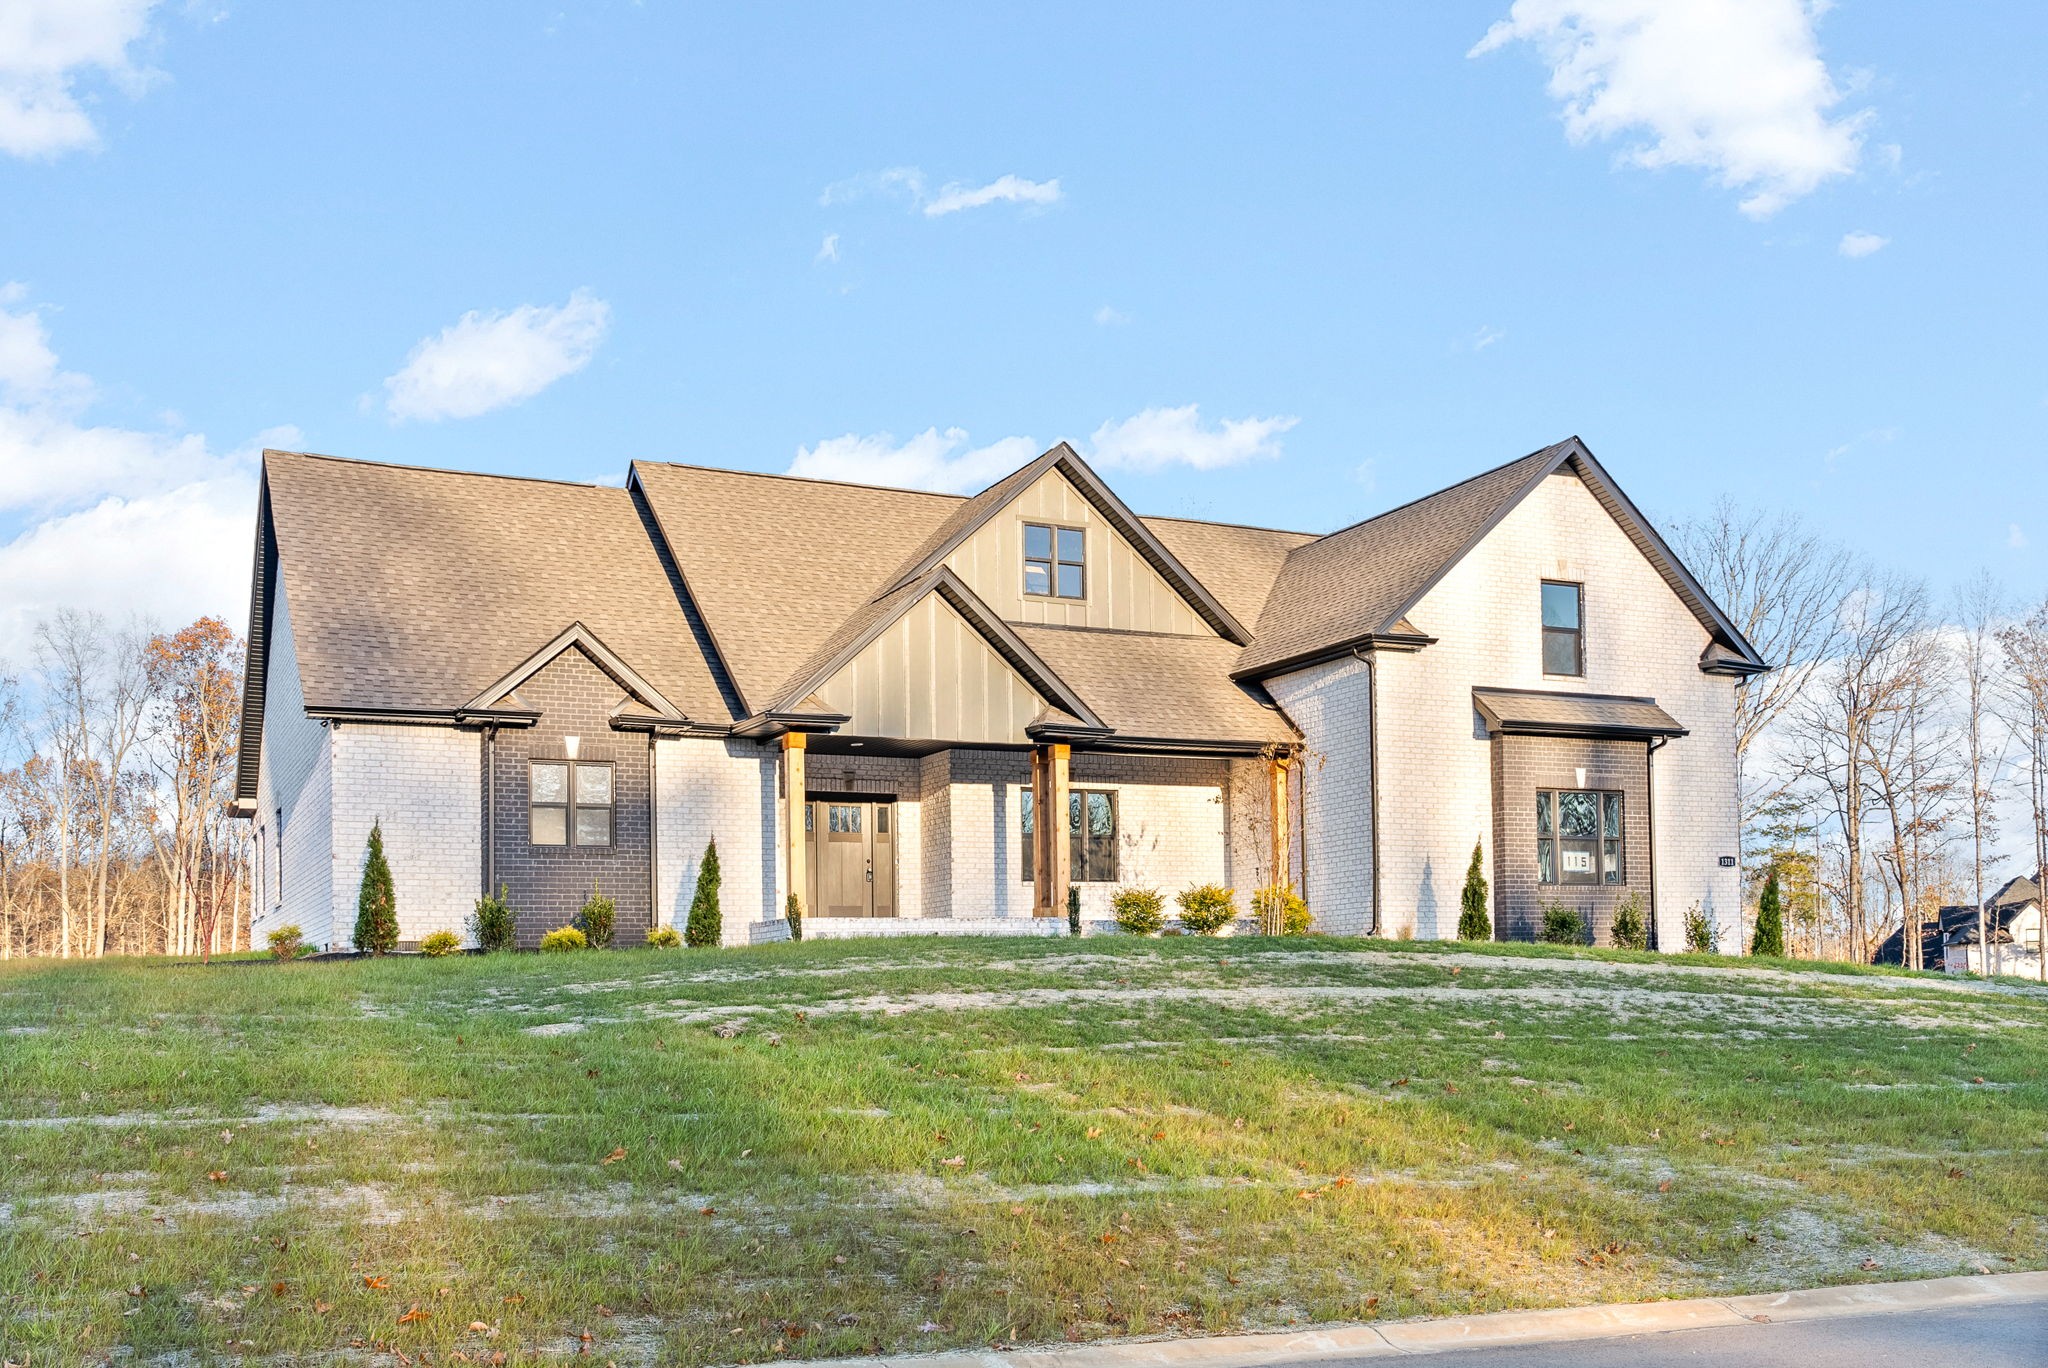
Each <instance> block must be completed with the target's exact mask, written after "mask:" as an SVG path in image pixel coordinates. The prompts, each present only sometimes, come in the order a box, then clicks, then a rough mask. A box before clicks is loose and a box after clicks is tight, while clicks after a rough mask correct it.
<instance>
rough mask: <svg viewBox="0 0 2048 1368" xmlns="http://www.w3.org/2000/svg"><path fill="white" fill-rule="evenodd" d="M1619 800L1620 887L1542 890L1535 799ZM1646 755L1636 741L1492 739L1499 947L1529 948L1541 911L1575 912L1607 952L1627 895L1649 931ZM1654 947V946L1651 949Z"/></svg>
mask: <svg viewBox="0 0 2048 1368" xmlns="http://www.w3.org/2000/svg"><path fill="white" fill-rule="evenodd" d="M1581 768H1583V769H1584V770H1585V771H1586V782H1585V784H1584V785H1583V787H1585V788H1589V789H1606V790H1609V791H1619V792H1620V793H1621V794H1622V805H1621V825H1622V842H1623V845H1622V868H1623V872H1624V873H1625V874H1626V875H1627V876H1628V881H1627V882H1626V883H1622V884H1599V885H1586V884H1542V883H1538V882H1537V879H1536V874H1537V870H1536V793H1537V790H1539V789H1573V788H1579V787H1581V785H1580V784H1579V783H1578V775H1577V774H1576V773H1575V771H1577V770H1579V769H1581ZM1650 881H1651V871H1650V751H1649V747H1648V746H1647V745H1646V744H1645V743H1644V742H1641V741H1582V740H1572V739H1569V738H1564V737H1550V736H1497V737H1495V738H1494V739H1493V920H1494V935H1495V937H1497V938H1498V939H1500V940H1521V941H1530V940H1535V939H1536V938H1537V933H1538V932H1540V931H1541V930H1542V929H1543V907H1544V904H1545V903H1551V902H1556V903H1562V904H1563V905H1565V906H1566V907H1575V908H1577V909H1578V911H1579V916H1580V918H1581V920H1583V921H1586V922H1587V923H1589V924H1590V925H1591V927H1592V930H1593V943H1594V944H1596V945H1611V944H1613V941H1614V937H1613V928H1614V909H1615V907H1616V906H1617V905H1618V904H1619V903H1620V902H1621V900H1622V899H1623V898H1625V897H1627V896H1628V895H1629V894H1630V893H1631V892H1634V893H1640V894H1641V895H1642V899H1643V921H1644V923H1645V925H1646V926H1652V927H1653V926H1654V925H1655V919H1654V917H1653V915H1652V913H1653V910H1654V909H1653V907H1652V905H1651V901H1650V898H1651V893H1650ZM1653 943H1654V942H1653Z"/></svg>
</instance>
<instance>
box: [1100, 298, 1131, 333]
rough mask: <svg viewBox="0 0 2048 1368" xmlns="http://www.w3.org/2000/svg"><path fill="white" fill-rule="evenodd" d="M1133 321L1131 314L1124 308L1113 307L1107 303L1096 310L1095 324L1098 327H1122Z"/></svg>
mask: <svg viewBox="0 0 2048 1368" xmlns="http://www.w3.org/2000/svg"><path fill="white" fill-rule="evenodd" d="M1130 321H1131V316H1130V315H1129V314H1127V313H1125V312H1124V311H1123V310H1122V309H1113V308H1111V307H1110V306H1109V305H1107V304H1105V305H1103V306H1102V307H1101V308H1099V309H1097V310H1096V311H1095V326H1096V327H1098V328H1120V327H1122V326H1123V325H1124V324H1126V323H1128V322H1130Z"/></svg>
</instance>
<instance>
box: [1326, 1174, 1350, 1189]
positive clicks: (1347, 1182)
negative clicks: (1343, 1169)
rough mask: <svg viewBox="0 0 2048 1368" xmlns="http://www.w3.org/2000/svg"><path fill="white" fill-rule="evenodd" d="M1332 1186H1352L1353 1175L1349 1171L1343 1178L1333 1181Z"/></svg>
mask: <svg viewBox="0 0 2048 1368" xmlns="http://www.w3.org/2000/svg"><path fill="white" fill-rule="evenodd" d="M1330 1186H1331V1187H1340V1188H1341V1187H1350V1186H1351V1175H1350V1174H1348V1173H1347V1174H1345V1175H1344V1176H1342V1177H1341V1178H1338V1179H1337V1180H1336V1181H1335V1182H1333V1183H1331V1184H1330Z"/></svg>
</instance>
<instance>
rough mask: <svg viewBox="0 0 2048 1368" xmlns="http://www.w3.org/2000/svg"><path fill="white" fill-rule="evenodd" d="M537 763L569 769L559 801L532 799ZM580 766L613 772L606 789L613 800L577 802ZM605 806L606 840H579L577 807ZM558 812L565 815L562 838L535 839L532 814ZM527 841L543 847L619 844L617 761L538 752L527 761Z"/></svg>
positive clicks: (592, 847) (600, 847)
mask: <svg viewBox="0 0 2048 1368" xmlns="http://www.w3.org/2000/svg"><path fill="white" fill-rule="evenodd" d="M536 765H561V766H563V767H564V768H565V769H567V770H568V771H569V775H568V780H567V788H566V789H565V791H564V796H563V801H561V802H559V803H536V802H534V801H533V768H534V766H536ZM579 769H606V770H610V771H611V772H612V777H611V783H610V785H609V786H608V787H607V789H606V792H608V793H610V794H611V796H612V800H611V801H610V802H609V803H578V802H577V801H576V771H577V770H579ZM579 807H581V808H588V809H591V810H593V811H594V810H596V809H598V808H603V809H604V810H605V811H606V812H607V813H609V814H610V817H609V819H608V820H607V821H606V822H605V833H606V834H605V839H604V840H603V841H579V840H577V839H576V810H577V809H578V808H579ZM541 810H546V811H550V812H552V811H557V810H559V811H560V812H561V814H562V839H561V840H559V841H536V840H534V839H533V814H534V813H535V812H537V811H541ZM526 844H527V845H528V846H538V847H539V848H541V849H543V850H614V849H616V848H617V847H618V844H619V766H618V762H617V761H615V760H571V759H570V758H569V757H568V756H566V755H535V756H531V757H529V758H528V759H527V762H526Z"/></svg>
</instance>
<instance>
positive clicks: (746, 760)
mask: <svg viewBox="0 0 2048 1368" xmlns="http://www.w3.org/2000/svg"><path fill="white" fill-rule="evenodd" d="M654 751H655V754H654V766H655V775H654V785H655V833H656V835H655V866H656V871H657V874H658V878H657V880H656V884H657V887H656V889H655V916H656V918H657V919H658V920H659V921H660V922H661V923H662V924H663V925H667V926H673V927H675V928H676V929H677V930H678V931H680V930H681V929H682V928H683V926H684V924H685V923H687V922H688V921H689V917H690V899H691V898H692V897H693V896H694V895H695V893H696V891H697V869H698V866H699V864H700V863H701V862H702V861H703V858H704V847H705V845H706V843H707V842H709V841H710V840H711V838H712V837H713V836H716V837H717V838H718V869H719V889H718V907H719V912H720V914H721V917H722V921H723V925H722V926H721V928H720V930H721V933H722V937H723V940H724V943H725V944H727V945H749V944H753V943H755V942H756V941H758V940H762V939H775V938H777V936H776V935H771V934H770V929H769V928H768V926H767V925H766V924H767V923H770V922H773V923H776V924H777V925H780V923H781V921H782V896H783V894H782V885H783V870H782V868H781V865H782V844H781V832H782V812H781V801H780V796H779V795H780V792H781V788H780V775H781V769H782V757H781V753H780V748H779V747H778V746H777V745H775V744H773V743H764V742H759V741H738V740H725V741H720V740H701V739H697V738H691V737H664V738H661V739H660V740H657V741H656V742H655V743H654ZM778 934H779V933H778Z"/></svg>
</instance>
